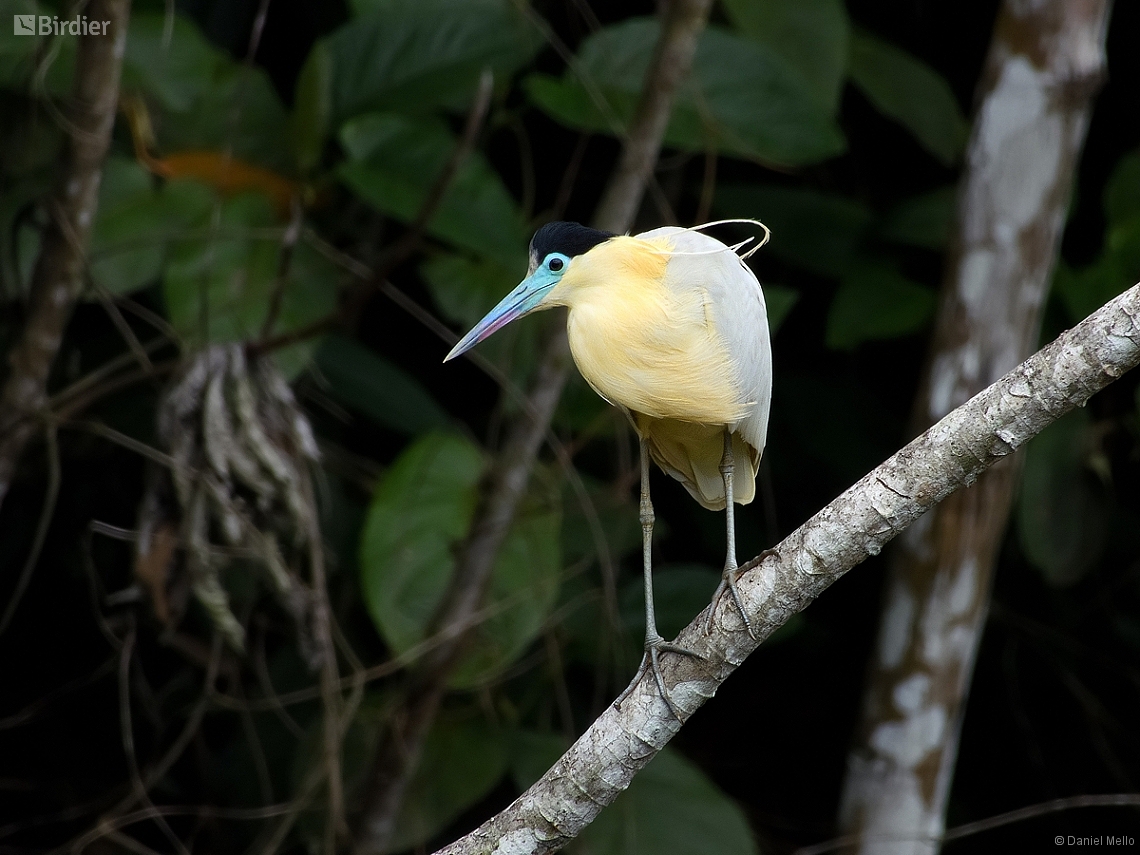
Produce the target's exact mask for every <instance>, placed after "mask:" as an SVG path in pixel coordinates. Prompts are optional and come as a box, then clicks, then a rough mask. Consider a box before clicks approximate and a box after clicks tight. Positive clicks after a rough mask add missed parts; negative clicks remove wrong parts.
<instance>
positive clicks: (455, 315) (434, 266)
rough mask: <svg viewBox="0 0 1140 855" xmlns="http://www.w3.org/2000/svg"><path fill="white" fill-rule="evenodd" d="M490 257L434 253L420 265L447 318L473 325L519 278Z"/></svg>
mask: <svg viewBox="0 0 1140 855" xmlns="http://www.w3.org/2000/svg"><path fill="white" fill-rule="evenodd" d="M521 272H522V271H520V272H519V273H512V272H510V271H508V270H506V269H504V268H503V267H502V265H499V264H496V263H495V262H494V261H475V260H473V259H470V258H466V257H464V256H462V255H444V254H442V253H441V254H438V255H433V256H431V257H430V258H428V260H427V261H425V262H424V263H423V264H422V265H421V266H420V273H421V274H422V275H423V277H424V279H425V280H426V281H427V284H428V290H429V291H431V295H432V298H433V299H434V300H435V304H436V305H437V306H439V310H440V312H441V313H442V314H443V316H444V317H446V318H447V319H448V320H449V321H452V322H454V323H457V324H459V325H461V326H463V327H473V326H475V324H476V323H478V322H479V320H480V319H481V318H482V317H483V316H484V315H485V314H487V312H488V311H490V309H491V308H493V307H494V306H495V304H496V303H498V302H499V301H500V300H501V299H503V297H504V296H506V295H507V294H508V293H510V291H511V289H512V288H514V287H515V285H517V284H518V283H519V280H520V279H521V278H522V276H521V275H520V274H521Z"/></svg>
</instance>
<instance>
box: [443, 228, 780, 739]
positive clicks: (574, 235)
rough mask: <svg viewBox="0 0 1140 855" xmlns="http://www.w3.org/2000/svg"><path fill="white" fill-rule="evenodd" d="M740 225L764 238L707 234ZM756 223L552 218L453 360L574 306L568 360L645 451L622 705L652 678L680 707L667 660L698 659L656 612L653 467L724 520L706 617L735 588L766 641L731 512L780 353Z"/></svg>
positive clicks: (762, 438)
mask: <svg viewBox="0 0 1140 855" xmlns="http://www.w3.org/2000/svg"><path fill="white" fill-rule="evenodd" d="M729 222H735V223H740V222H746V223H751V224H754V225H757V226H759V227H760V228H762V229H764V237H763V239H762V240H761V241H760V242H759V243H758V244H757V245H756V246H755V247H753V248H752V249H751V250H750V251H749V252H747V253H745V254H744V255H743V256H742V255H739V254H738V250H739V249H740V248H741V247H742V246H744V245H746V244H747V243H749V242H750V241H751V240H752V238H749V240H747V241H744V242H743V243H740V244H737V245H735V246H728V245H726V244H724V243H722V242H721V241H719V240H717V239H716V238H714V237H712V236H710V235H707V234H705V233H704V232H703V230H704V229H705V228H708V227H710V226H715V225H721V224H723V223H729ZM768 236H769V232H768V229H767V227H766V226H764V225H763V224H762V223H760V222H759V221H756V220H719V221H717V222H714V223H705V224H703V225H700V226H693V227H689V228H683V227H679V226H664V227H661V228H656V229H652V230H650V231H646V232H642V233H641V234H637V235H619V234H614V233H612V232H608V231H602V230H599V229H593V228H589V227H587V226H583V225H581V224H579V223H572V222H551V223H547V224H546V225H544V226H542V227H541V228H540V229H538V231H537V232H535V234H534V237H533V238H532V240H531V242H530V256H529V267H528V269H527V274H526V277H525V278H524V279H523V280H522V282H520V283H519V285H518V286H517V287H516V288H515V289H514V290H513V291H511V292H510V293H509V294H508V295H507V296H506V297H504V298H503V300H502V301H501V302H499V304H498V305H497V306H495V307H494V308H493V309H491V311H490V312H488V313H487V315H486V316H485V317H484V318H483V319H482V320H481V321H479V323H477V324H476V325H475V326H474V327H473V328H472V329H471V330H470V332H468V333H467V334H466V335H465V336H463V338H462V339H460V340H459V342H458V343H457V344H456V345H455V347H454V348H452V350H451V352H450V353H448V354H447V357H446V358H445V359H444V361H445V362H447V361H448V360H451V359H454V358H455V357H457V356H459V355H461V354H463V353H465V352H466V351H468V350H470V349H471V348H472V347H474V346H475V345H476V344H478V343H479V342H480V341H483V340H484V339H486V338H487V337H488V336H490V335H491V334H492V333H494V332H496V331H497V330H499V329H502V328H503V327H504V326H506V325H507V324H509V323H511V322H512V321H514V320H517V319H518V318H521V317H523V316H524V315H528V314H530V313H532V312H537V311H541V310H543V309H549V308H553V307H555V306H565V307H566V308H567V309H568V313H567V317H566V332H567V337H568V339H569V342H570V351H571V355H572V356H573V358H574V362H575V364H576V365H577V367H578V370H579V372H580V373H581V375H582V377H583V378H584V379H585V380H586V382H587V383H588V384H589V385H590V386H591V387H592V388H593V389H594V391H595V392H597V393H598V394H599V395H600V396H601V397H602V398H604V399H605V400H606V401H608V402H609V403H610V404H612V405H614V406H615V407H617V408H618V409H619V410H621V411H622V412H623V413H624V414H625V415H626V417H627V418H628V419H629V421H630V423H631V424H632V425H633V428H634V431H635V433H636V434H637V437H638V442H639V452H640V453H639V462H640V468H641V473H640V474H641V502H640V521H641V528H642V572H643V577H644V586H645V653H644V655H643V657H642V660H641V665H640V667H639V668H638V671H637V675H636V676H635V677H634V679H633V681H632V682H631V683H630V686H629V688H627V689H626V691H625V692H624V693H623V694H622V695H621V696H620V697H619V698H618V699H617V701H616V703H617V704H619V705H620V703H621V702H622V701H623V700H624V699H625V697H626V696H627V695H628V693H629V692H630V691H631V690H632V688H633V686H635V685H636V684H637V683H638V681H639V680H640V679H641V677H642V676H643V674H644V673H645V671H646V670H647V669H648V670H651V671H652V672H653V678H654V680H655V682H656V684H657V688H658V691H659V692H660V694H661V697H662V698H663V699H664V701H665V703H666V704H667V705H668V707H669V709H670V711H671V712H672V713H673V715H674V716H676V717H677V718H678V719H680V712H679V710H678V709H677V707H676V705H675V703H674V702H673V700H672V699H671V698H670V697H669V694H668V692H667V691H666V689H665V683H664V680H663V679H662V677H661V671H660V665H659V661H660V655H661V654H662V653H675V654H680V655H689V656H699V655H698V654H696V653H694V652H693V651H691V650H689V649H688V648H685V647H681V646H679V645H677V644H674V643H672V642H668V641H665V640H664V639H663V638H662V637H661V635H660V633H659V632H658V631H657V623H656V619H655V614H654V607H653V575H652V549H651V541H652V535H653V523H654V513H653V504H652V501H651V499H650V493H649V461H650V459H652V460H653V461H654V462H655V463H656V464H657V465H658V467H659V468H660V469H662V470H663V471H664V472H666V473H667V474H668V475H670V476H672V477H673V478H675V479H676V480H678V481H680V482H681V484H682V485H684V487H685V489H686V490H688V492H689V494H690V495H691V496H692V497H693V498H694V499H695V500H696V501H697V502H698V503H699V504H700V505H702V506H703V507H705V508H708V509H710V510H721V509H723V510H725V518H726V521H725V530H726V549H725V553H726V554H725V563H724V569H723V571H722V574H721V581H720V584H719V585H718V587H717V590H716V593H715V594H714V596H713V601H712V605H711V606H710V608H709V610H708V613H707V615H706V621H705V630H706V634H707V633H708V632H710V631H711V627H712V616H713V612H714V611H715V610H716V607H717V605H718V603H719V601H720V599H721V597H722V596H723V595H724V594H725V592H726V591H727V592H728V593H729V594H730V595H731V597H732V600H733V602H734V603H735V605H736V608H737V610H738V611H739V612H740V616H741V618H742V621H743V623H744V626H745V628H746V629H747V631H748V633H749V635H751V636H752V637H755V633H754V630H753V627H752V623H751V621H750V620H749V618H748V615H747V612H746V611H745V609H744V607H743V604H742V603H741V600H740V594H739V591H738V589H737V563H736V534H735V516H734V504H741V505H746V504H748V503H749V502H751V501H752V499H753V498H754V496H755V494H756V472H757V469H758V467H759V464H760V458H761V455H762V454H763V452H764V446H765V442H766V439H767V433H768V415H769V411H770V407H771V396H772V353H771V342H770V335H769V330H768V317H767V309H766V306H765V302H764V292H763V290H762V288H761V287H760V282H759V280H758V279H757V278H756V275H755V274H754V273H753V272H752V269H751V268H750V267H749V266H748V265H747V264H746V263H745V259H747V258H748V256H749V255H751V254H752V252H755V251H756V250H757V249H759V248H760V246H763V244H764V243H766V242H767V239H768Z"/></svg>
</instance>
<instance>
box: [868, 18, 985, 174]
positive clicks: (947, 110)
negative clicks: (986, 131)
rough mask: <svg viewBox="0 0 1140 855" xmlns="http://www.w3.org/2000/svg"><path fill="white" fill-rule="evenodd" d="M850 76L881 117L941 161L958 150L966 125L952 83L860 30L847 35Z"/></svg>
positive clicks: (950, 159) (949, 161) (951, 160)
mask: <svg viewBox="0 0 1140 855" xmlns="http://www.w3.org/2000/svg"><path fill="white" fill-rule="evenodd" d="M850 73H851V80H852V81H853V82H854V83H855V85H856V86H858V87H859V89H860V90H861V91H862V92H863V94H864V95H866V96H867V99H868V100H869V101H870V102H871V103H872V104H874V105H875V107H876V108H877V109H878V110H879V111H880V112H881V113H883V115H885V116H889V117H890V118H892V119H894V120H895V121H896V122H898V123H899V124H901V125H902V126H903V127H905V128H906V129H907V130H908V131H910V132H911V133H912V134H913V135H914V137H915V139H917V140H918V141H919V143H921V144H922V146H923V148H925V149H926V150H927V151H929V152H930V153H931V154H932V155H934V157H935V158H937V159H938V160H939V162H941V163H943V164H944V165H946V166H950V165H951V164H953V163H954V162H955V161H956V160H957V159H958V156H959V155H960V154H961V153H962V148H963V146H964V145H965V142H966V135H967V133H968V131H969V125H968V123H967V122H966V118H965V117H964V116H963V115H962V110H961V108H960V107H959V106H958V100H957V99H956V98H955V97H954V92H953V91H952V90H951V89H950V84H948V83H947V82H946V80H945V79H944V78H943V77H942V75H940V74H939V73H938V72H937V71H935V70H934V69H933V68H931V67H930V66H929V65H927V64H926V63H924V62H922V61H921V60H920V59H918V58H916V57H914V56H912V55H911V54H909V53H907V52H906V51H904V50H902V49H901V48H897V47H895V46H894V45H892V44H889V43H887V42H885V41H883V40H882V39H879V38H876V37H875V36H872V35H871V34H870V33H867V32H865V31H863V30H859V29H856V30H855V31H854V32H853V33H852V35H851V65H850Z"/></svg>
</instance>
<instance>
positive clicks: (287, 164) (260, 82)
mask: <svg viewBox="0 0 1140 855" xmlns="http://www.w3.org/2000/svg"><path fill="white" fill-rule="evenodd" d="M155 130H156V132H157V135H158V148H159V150H160V151H162V152H164V153H172V152H185V151H194V150H206V151H215V152H221V151H225V152H229V153H230V154H231V155H232V156H233V157H234V158H236V159H238V160H244V161H248V162H249V163H254V164H258V165H260V166H264V167H266V168H268V169H273V170H276V171H277V172H280V173H283V174H290V173H291V172H292V171H293V169H294V164H295V158H294V153H293V149H292V146H291V143H290V127H289V114H288V113H287V112H286V110H285V107H284V106H283V105H282V103H281V99H280V98H279V97H278V95H277V91H276V90H275V89H274V88H273V83H272V82H271V81H270V79H269V76H268V75H267V74H266V73H265V72H264V71H263V70H262V69H260V68H256V67H252V66H245V65H239V64H237V63H233V62H229V61H226V62H221V63H219V64H218V65H217V66H216V67H215V69H214V72H213V74H212V75H211V76H210V78H209V79H208V80H207V81H205V83H204V85H203V86H202V88H201V91H200V93H199V95H198V97H197V98H195V99H194V102H193V105H192V106H191V107H190V108H189V109H187V110H182V111H174V110H169V111H167V112H166V113H164V114H163V117H162V122H161V124H158V125H157V127H156V128H155Z"/></svg>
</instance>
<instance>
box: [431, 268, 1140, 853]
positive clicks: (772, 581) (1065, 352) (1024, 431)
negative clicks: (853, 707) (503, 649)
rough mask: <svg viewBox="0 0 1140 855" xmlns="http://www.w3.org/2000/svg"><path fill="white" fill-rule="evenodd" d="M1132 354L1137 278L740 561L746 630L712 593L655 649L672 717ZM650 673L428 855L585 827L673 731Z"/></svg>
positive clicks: (502, 845)
mask: <svg viewBox="0 0 1140 855" xmlns="http://www.w3.org/2000/svg"><path fill="white" fill-rule="evenodd" d="M1137 364H1140V285H1137V286H1135V287H1133V288H1131V289H1130V290H1128V291H1127V292H1125V293H1124V294H1122V295H1120V296H1119V297H1117V298H1116V299H1115V300H1113V301H1112V302H1111V303H1109V304H1108V305H1106V306H1104V307H1102V308H1101V309H1100V310H1098V311H1097V312H1095V313H1094V314H1093V315H1091V316H1090V317H1088V318H1087V319H1085V320H1084V321H1083V322H1082V323H1080V324H1078V325H1077V326H1076V327H1074V328H1073V329H1071V330H1069V331H1068V332H1066V333H1064V334H1063V335H1061V336H1060V337H1059V338H1058V339H1057V340H1056V341H1054V342H1053V343H1052V344H1050V345H1048V346H1047V347H1045V348H1043V349H1042V350H1041V351H1039V352H1038V353H1036V354H1034V355H1033V356H1031V357H1030V358H1029V359H1028V360H1026V361H1025V362H1023V363H1022V364H1021V365H1019V366H1018V367H1017V368H1015V369H1014V370H1013V371H1011V372H1010V373H1009V374H1007V375H1005V377H1003V378H1001V379H1000V380H999V381H998V382H996V383H994V384H993V385H992V386H990V387H989V388H987V389H986V390H984V391H983V392H980V393H979V394H977V395H975V396H974V397H973V398H971V399H970V400H969V401H967V402H966V403H965V404H963V405H962V406H960V407H958V408H957V409H956V410H954V411H953V412H952V413H950V414H949V415H948V416H946V417H945V418H943V419H942V420H941V421H939V422H938V423H937V424H936V425H934V426H933V427H932V428H930V429H929V430H928V431H926V432H925V433H924V434H923V435H922V436H920V437H918V438H917V439H915V440H914V441H913V442H911V443H910V444H909V445H907V446H906V447H905V448H903V449H902V450H901V451H899V452H897V453H896V454H895V455H894V456H892V457H891V458H889V459H888V460H887V461H886V462H884V463H883V464H882V465H880V466H879V467H877V468H876V469H874V470H873V471H871V472H870V473H868V474H867V475H865V476H864V477H863V478H862V479H861V480H860V481H858V482H857V483H856V484H855V485H854V486H852V487H850V488H849V489H847V490H846V491H845V492H844V493H843V494H842V495H840V496H839V497H838V498H837V499H835V501H833V502H832V503H831V504H830V505H828V506H827V507H825V508H824V509H823V510H821V511H820V512H819V513H817V514H816V515H815V516H814V517H812V518H811V519H810V520H808V521H807V522H806V523H804V524H803V525H802V526H800V527H799V528H798V529H796V530H795V531H794V532H792V533H791V534H790V535H789V536H788V537H787V538H785V539H784V540H783V542H781V543H780V544H779V545H778V546H777V547H776V548H775V549H774V550H771V551H769V552H766V553H764V554H763V555H760V556H757V557H756V558H754V559H752V560H751V561H749V562H748V563H747V564H745V565H744V566H743V567H742V568H741V569H742V571H743V572H742V575H741V578H740V582H739V587H740V596H741V601H742V603H743V605H744V608H745V610H746V611H747V613H748V615H749V618H750V620H751V623H752V626H753V627H754V628H755V630H756V638H755V639H753V638H751V637H749V634H748V631H747V630H746V628H745V626H744V624H743V622H742V621H741V619H740V615H739V614H738V613H737V612H736V609H735V606H734V605H733V604H732V602H730V601H729V600H728V598H724V599H723V600H721V602H720V604H719V606H718V608H717V610H716V613H715V614H714V615H713V622H712V626H713V629H712V632H711V633H710V634H709V635H705V632H704V625H705V624H704V612H701V614H700V615H698V616H697V617H696V618H695V619H694V620H693V622H692V623H690V624H689V625H688V626H687V627H686V628H685V629H684V630H682V631H681V633H680V634H679V635H678V636H677V639H676V643H677V644H679V645H681V646H683V647H686V648H688V649H690V650H695V651H696V652H698V653H700V654H701V655H702V656H703V657H704V658H703V659H696V658H691V657H668V658H667V659H665V660H664V661H663V662H662V668H661V671H662V676H663V678H664V680H665V685H666V688H667V689H668V691H669V694H670V696H671V697H672V698H673V701H674V703H675V704H676V706H677V707H678V708H679V709H680V710H681V717H682V719H683V720H688V718H689V717H690V716H691V715H692V714H693V713H694V712H695V711H696V710H697V709H698V708H699V707H700V706H701V705H702V704H704V703H705V701H707V700H708V699H709V698H711V697H712V696H713V695H714V694H715V692H716V690H717V688H718V687H719V686H720V684H721V683H723V682H724V681H725V679H727V678H728V676H729V675H730V674H731V673H732V672H733V671H735V670H736V668H737V667H738V666H739V665H740V664H741V663H742V662H743V661H744V659H745V658H746V657H747V656H748V655H749V654H750V653H752V651H753V650H755V649H756V648H757V647H758V646H759V644H760V643H761V642H762V641H763V640H764V639H766V638H767V637H768V636H769V635H771V634H772V632H774V631H775V630H776V628H778V627H779V626H781V625H782V624H784V623H785V622H786V621H787V620H788V619H789V618H791V617H792V615H794V614H796V613H797V612H799V611H801V610H802V609H803V608H805V607H806V606H807V605H808V604H809V603H810V602H811V601H812V600H814V599H815V598H816V597H817V596H819V595H820V594H821V593H822V592H823V591H824V590H825V589H826V588H827V587H828V586H830V585H831V584H832V583H833V582H835V581H836V580H838V579H839V578H840V577H841V576H842V575H843V574H844V573H846V572H847V571H848V570H850V569H851V568H852V567H854V566H855V565H857V564H859V563H860V562H861V561H863V560H865V559H866V558H867V557H869V556H871V555H877V554H879V552H880V551H881V550H882V548H883V546H884V545H885V544H886V543H887V542H888V541H890V540H891V539H892V538H893V537H895V536H896V535H897V534H899V533H900V532H901V531H903V530H904V529H905V528H906V527H907V526H909V525H910V524H911V523H913V522H914V521H915V520H917V519H918V518H919V517H921V516H922V515H923V514H924V513H926V512H927V511H928V510H930V508H932V507H933V506H934V505H936V504H937V503H938V502H940V501H942V499H944V498H946V497H947V496H948V495H950V494H951V493H953V492H954V491H955V490H958V489H960V488H962V487H969V486H970V485H972V484H973V483H974V482H975V481H976V480H977V478H978V476H979V475H980V474H981V473H982V472H983V471H985V470H986V469H987V468H989V467H990V466H992V465H993V464H994V463H996V462H998V461H999V460H1002V459H1004V458H1005V457H1007V456H1008V455H1009V454H1011V453H1012V452H1014V451H1015V450H1016V449H1017V448H1019V447H1020V446H1021V445H1023V444H1024V443H1025V442H1027V441H1028V440H1029V439H1031V438H1032V437H1033V436H1035V435H1037V434H1038V433H1039V432H1040V431H1041V430H1042V429H1044V428H1045V427H1046V426H1047V425H1049V424H1050V423H1052V422H1053V421H1055V420H1056V419H1058V418H1060V417H1061V416H1062V415H1064V414H1065V413H1067V412H1069V411H1070V410H1072V409H1074V408H1075V407H1079V406H1083V405H1084V403H1085V402H1086V401H1087V400H1088V399H1089V398H1090V397H1091V396H1092V395H1093V394H1095V393H1096V392H1098V391H1099V390H1100V389H1102V388H1104V387H1105V386H1107V385H1108V384H1109V383H1111V382H1112V381H1113V380H1115V379H1116V378H1118V377H1120V376H1121V375H1122V374H1123V373H1124V372H1125V371H1128V370H1129V369H1131V368H1133V367H1135V366H1136V365H1137ZM681 725H682V722H680V721H678V720H677V719H676V718H674V716H673V715H672V713H671V712H670V710H669V708H668V707H667V706H666V705H665V702H664V700H663V699H662V698H661V695H660V693H659V692H658V691H657V687H656V686H655V684H654V681H653V679H652V677H650V676H648V675H646V676H644V677H643V678H642V679H641V680H640V682H639V683H638V684H637V685H636V686H634V687H633V690H632V692H631V693H630V694H629V696H628V697H627V698H626V700H625V701H623V702H622V705H621V707H617V706H611V707H609V708H608V709H607V710H606V711H605V712H604V713H602V715H601V716H599V717H598V719H597V720H596V721H595V722H594V723H593V724H592V725H591V726H590V727H589V729H588V730H587V731H586V732H585V733H584V734H583V735H582V736H581V737H580V738H579V739H578V741H577V742H576V743H574V745H573V746H571V748H570V750H569V751H567V752H566V754H565V755H563V757H562V758H561V759H560V760H559V761H558V762H557V763H555V764H554V766H553V767H552V768H551V769H550V770H549V771H548V772H547V773H546V774H545V775H543V777H542V778H541V779H539V781H537V782H536V783H535V784H534V785H533V786H532V787H531V788H530V789H529V790H527V791H526V792H525V793H523V794H522V795H521V796H519V798H517V799H516V800H515V801H514V803H513V804H511V805H510V807H508V808H507V809H506V810H504V811H503V812H502V813H500V814H498V815H497V816H495V817H493V818H492V819H490V820H488V821H487V822H485V823H484V824H483V825H482V826H480V827H479V828H477V829H476V830H475V831H473V832H471V833H470V834H468V835H467V836H465V837H463V838H462V839H460V840H458V841H456V842H455V843H452V844H451V845H450V846H446V847H444V848H443V849H441V850H439V853H438V855H477V853H480V854H481V853H492V852H494V853H498V855H537V853H546V852H555V851H557V850H558V849H559V848H561V847H562V846H564V845H565V844H566V843H568V842H569V841H570V840H572V839H573V838H574V837H576V836H577V835H578V834H579V833H580V832H581V831H582V829H583V828H585V827H586V826H587V825H588V824H589V823H590V822H591V821H592V820H593V819H594V818H595V817H596V816H597V815H598V813H599V812H600V811H601V809H602V808H603V807H604V806H606V805H608V804H609V803H610V802H612V801H613V800H614V799H615V798H616V797H617V795H618V794H619V793H621V791H622V790H624V789H625V788H626V787H628V786H629V783H630V781H631V780H633V776H634V775H635V774H637V772H638V771H640V770H641V769H642V768H644V767H645V766H646V764H648V763H649V761H650V760H652V759H653V757H654V756H655V755H656V754H657V752H658V751H660V750H661V749H662V748H663V747H664V746H665V744H666V743H667V742H668V741H669V740H670V739H672V738H673V736H675V735H676V733H677V731H679V730H680V728H681Z"/></svg>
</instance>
